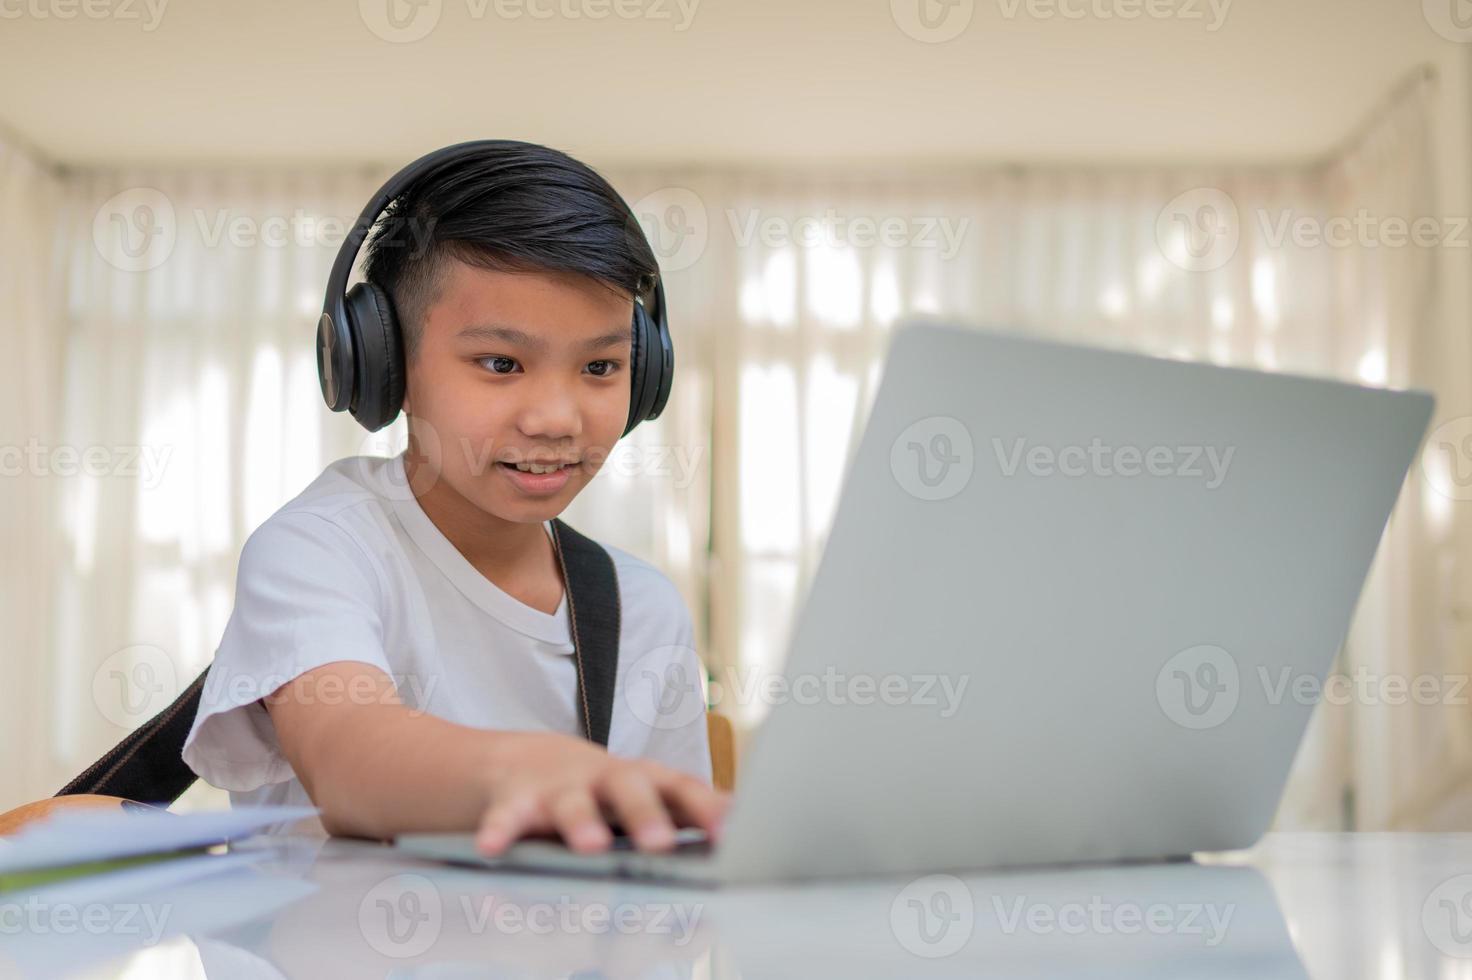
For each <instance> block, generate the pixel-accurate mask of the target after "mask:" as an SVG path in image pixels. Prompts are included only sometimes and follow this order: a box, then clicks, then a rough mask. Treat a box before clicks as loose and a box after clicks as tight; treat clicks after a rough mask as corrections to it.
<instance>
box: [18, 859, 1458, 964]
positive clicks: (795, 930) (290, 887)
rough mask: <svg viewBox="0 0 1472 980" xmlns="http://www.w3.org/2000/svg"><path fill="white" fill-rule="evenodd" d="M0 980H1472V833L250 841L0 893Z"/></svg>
mask: <svg viewBox="0 0 1472 980" xmlns="http://www.w3.org/2000/svg"><path fill="white" fill-rule="evenodd" d="M0 975H3V976H11V975H14V976H56V975H79V976H99V977H112V976H116V977H124V976H126V977H133V976H138V977H173V976H199V975H206V976H210V977H313V978H315V977H337V976H384V975H391V976H394V977H458V976H497V977H499V976H506V977H543V976H547V977H566V976H573V975H576V976H607V977H630V978H633V977H692V978H704V977H810V976H824V975H833V976H843V977H930V976H936V977H973V976H1005V977H1070V976H1086V977H1157V976H1158V977H1226V976H1246V977H1323V978H1331V977H1332V978H1350V977H1377V978H1393V977H1434V978H1439V980H1447V978H1461V977H1466V978H1469V980H1472V834H1468V835H1440V834H1437V835H1429V834H1428V835H1421V834H1271V835H1269V836H1268V837H1266V838H1265V839H1264V840H1263V841H1262V842H1261V843H1260V844H1259V845H1258V846H1257V847H1256V848H1254V849H1252V850H1250V851H1245V852H1240V853H1234V854H1227V855H1211V856H1202V857H1200V858H1199V859H1198V860H1196V861H1192V862H1181V863H1175V864H1159V865H1133V866H1127V867H1095V868H1075V869H1067V870H1036V871H1026V872H1010V873H991V874H973V873H966V874H961V875H959V876H953V875H927V876H921V877H912V878H886V879H862V880H860V879H855V880H850V881H844V882H829V883H822V884H798V885H786V886H780V887H779V886H772V887H762V888H750V887H746V888H740V889H723V890H715V891H711V890H699V889H691V888H682V887H672V886H663V885H655V884H648V883H634V882H617V881H597V880H590V879H579V878H568V877H554V876H545V875H512V874H505V873H500V872H492V871H486V870H475V869H469V868H458V867H450V866H444V865H439V864H434V863H431V862H428V861H422V860H417V859H412V858H406V857H402V856H400V855H398V854H396V852H395V851H394V850H393V849H392V848H390V847H386V846H382V845H374V844H369V843H366V842H360V841H350V840H340V839H332V840H326V839H323V838H319V837H307V836H279V837H258V838H255V839H252V840H250V841H246V842H242V843H238V844H236V845H233V846H232V847H231V848H230V849H229V852H228V853H226V854H216V855H208V856H202V857H195V858H187V859H181V860H174V861H169V862H165V863H162V864H158V865H154V866H152V867H148V868H142V869H135V870H130V871H125V872H120V873H117V874H115V875H110V876H104V877H101V878H94V879H88V880H84V881H81V882H73V883H69V884H58V885H52V886H50V887H48V888H45V889H40V890H36V891H31V892H7V893H3V894H0Z"/></svg>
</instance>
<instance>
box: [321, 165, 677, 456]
mask: <svg viewBox="0 0 1472 980" xmlns="http://www.w3.org/2000/svg"><path fill="white" fill-rule="evenodd" d="M525 145H526V144H524V143H518V142H516V141H514V140H472V141H470V142H468V143H456V144H455V145H453V146H447V147H444V148H443V149H439V150H435V151H434V152H433V153H429V154H426V155H425V156H422V157H420V158H419V159H418V160H415V161H414V162H413V163H411V164H409V165H408V166H407V167H405V168H404V169H403V170H400V171H399V172H398V173H396V174H394V175H393V176H392V177H390V178H389V179H388V182H387V183H386V184H384V185H383V186H382V187H381V188H379V189H378V193H376V194H374V195H373V199H372V200H371V201H369V202H368V206H367V207H365V208H364V209H363V213H362V214H360V215H358V220H357V223H356V224H354V225H353V228H352V230H351V231H350V232H348V236H347V238H346V239H345V240H344V241H343V243H342V248H341V249H339V250H338V253H337V258H336V259H335V260H334V261H333V263H332V273H331V275H329V276H328V277H327V295H326V297H325V298H324V299H323V300H322V319H321V320H319V321H318V322H317V379H318V381H320V382H321V386H322V398H323V400H324V401H326V402H327V407H328V408H330V409H332V410H333V411H334V412H341V411H343V410H344V409H346V410H347V411H349V412H351V413H352V416H353V418H355V419H357V420H358V422H359V424H361V425H362V426H363V427H364V428H365V429H367V430H368V431H369V432H377V431H378V430H379V429H381V428H383V427H384V426H386V425H388V424H389V423H390V422H392V421H393V420H394V419H395V418H397V417H398V414H399V409H400V408H401V407H402V406H403V403H404V348H403V343H402V335H401V334H400V332H399V322H398V319H397V317H395V315H394V308H393V303H392V302H390V301H389V298H388V296H387V295H386V294H385V293H384V291H383V290H382V289H380V288H379V287H378V286H376V285H374V284H373V283H371V282H360V283H358V284H356V285H355V286H353V288H352V289H348V288H347V285H348V276H349V275H350V274H351V272H352V268H353V262H354V260H356V259H357V257H358V251H359V249H361V248H362V247H363V242H364V240H365V239H367V237H368V232H369V231H370V230H371V229H372V228H373V224H374V222H376V221H377V220H378V216H379V215H380V214H382V213H383V209H384V208H386V207H388V205H389V202H390V201H392V200H393V199H394V198H396V197H398V196H399V195H400V194H402V193H403V192H404V190H405V189H406V188H408V186H409V185H410V184H411V183H413V182H414V181H415V180H416V179H417V178H419V177H421V176H423V175H424V174H426V173H428V172H429V171H430V170H432V169H434V168H436V167H439V166H441V165H443V164H447V163H450V162H453V161H456V160H459V159H461V158H463V157H467V156H472V155H474V154H476V153H484V152H486V151H488V150H495V149H498V148H502V149H503V148H508V147H513V146H525ZM636 223H637V222H636ZM629 373H630V376H631V377H630V389H631V390H630V397H629V418H628V422H627V424H626V425H625V426H624V431H623V434H624V435H628V434H629V433H630V432H631V431H633V428H634V426H636V425H638V424H639V423H640V422H642V421H644V420H645V419H656V418H658V417H659V413H660V412H662V411H664V406H665V403H666V402H667V401H669V397H670V384H671V382H672V381H673V380H674V373H675V350H674V344H673V343H672V342H671V340H670V326H669V318H668V317H667V315H666V313H665V302H664V282H663V277H656V279H655V284H654V309H653V310H652V311H651V310H648V309H646V308H645V306H644V301H643V298H642V297H635V299H634V322H633V348H632V355H631V357H630V365H629Z"/></svg>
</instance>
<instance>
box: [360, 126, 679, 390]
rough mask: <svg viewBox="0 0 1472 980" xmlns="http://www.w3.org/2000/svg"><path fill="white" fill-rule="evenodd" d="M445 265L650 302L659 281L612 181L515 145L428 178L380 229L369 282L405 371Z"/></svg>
mask: <svg viewBox="0 0 1472 980" xmlns="http://www.w3.org/2000/svg"><path fill="white" fill-rule="evenodd" d="M447 258H455V259H459V260H460V261H462V262H464V263H466V264H467V265H473V266H478V267H481V268H486V269H497V270H502V271H528V270H534V271H542V272H571V273H578V274H581V275H585V276H589V277H591V278H593V279H596V280H598V281H600V282H602V283H603V284H604V285H607V286H610V287H613V288H616V289H619V290H621V291H623V292H625V293H628V294H631V295H633V296H636V297H637V296H642V297H644V298H645V299H646V301H647V300H648V298H649V294H650V293H651V292H652V290H653V289H654V284H655V281H656V279H657V278H658V276H659V265H658V263H657V262H656V260H655V257H654V252H653V250H652V249H651V248H650V247H649V242H648V241H647V240H646V239H645V237H644V232H643V230H642V229H641V228H640V227H639V223H638V221H637V219H636V218H635V217H634V216H633V214H632V213H630V211H629V208H628V205H627V204H625V203H624V201H623V199H622V198H621V197H620V196H619V194H618V192H617V191H615V190H614V189H613V187H612V185H610V184H609V183H608V181H607V180H605V179H604V178H603V177H602V176H601V175H600V174H599V173H597V172H596V171H595V170H593V169H592V168H591V167H589V166H588V165H587V164H584V163H581V162H579V161H577V160H574V159H573V158H572V157H570V156H568V155H567V154H565V153H562V152H560V151H558V150H553V149H550V148H548V147H545V146H539V145H537V144H535V143H521V142H516V141H510V140H507V141H498V142H497V143H496V144H495V145H493V146H488V147H487V148H486V150H485V151H484V152H483V153H476V154H474V155H472V156H469V157H463V158H461V159H459V160H454V161H451V162H450V163H447V164H444V165H442V166H440V167H437V168H435V169H434V170H431V171H429V172H426V173H425V174H424V175H422V176H421V177H419V178H418V179H416V180H415V181H414V183H412V184H410V185H409V186H408V187H407V188H406V189H405V190H404V193H403V194H401V195H400V196H399V197H397V198H395V199H394V200H393V201H392V202H391V203H390V204H389V206H388V207H387V208H385V209H384V211H383V214H382V215H381V216H380V217H379V219H378V221H377V222H376V223H375V225H374V233H373V237H372V238H371V239H370V240H369V242H368V248H367V259H366V261H365V264H364V277H365V278H366V279H367V280H368V281H369V282H371V283H373V284H374V285H376V286H378V287H379V288H380V289H382V290H383V291H384V292H386V293H387V294H388V296H389V299H390V300H391V301H392V302H393V305H394V313H395V315H396V317H397V318H398V321H399V324H400V326H401V329H402V332H403V340H404V359H405V361H406V362H408V361H412V360H413V357H414V354H415V351H416V349H417V348H418V345H419V339H420V335H421V334H422V332H423V329H424V318H425V314H426V312H427V310H428V309H429V306H430V304H432V303H433V302H434V300H435V298H436V296H437V295H438V294H439V288H440V278H441V275H442V273H443V270H444V265H445V261H446V259H447Z"/></svg>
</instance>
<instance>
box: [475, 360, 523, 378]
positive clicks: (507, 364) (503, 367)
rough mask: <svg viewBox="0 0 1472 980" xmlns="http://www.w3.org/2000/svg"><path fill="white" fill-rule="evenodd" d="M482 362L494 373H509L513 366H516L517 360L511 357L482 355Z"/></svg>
mask: <svg viewBox="0 0 1472 980" xmlns="http://www.w3.org/2000/svg"><path fill="white" fill-rule="evenodd" d="M480 363H482V364H484V365H486V369H487V370H488V371H490V372H491V373H492V374H509V373H511V368H513V367H515V365H516V361H515V360H514V359H512V358H509V357H499V356H498V357H482V358H481V359H480Z"/></svg>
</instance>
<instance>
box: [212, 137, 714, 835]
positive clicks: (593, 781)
mask: <svg viewBox="0 0 1472 980" xmlns="http://www.w3.org/2000/svg"><path fill="white" fill-rule="evenodd" d="M365 274H366V278H367V280H368V281H369V282H370V283H372V284H374V285H375V286H377V287H378V288H379V289H380V290H381V291H382V293H383V295H385V296H386V297H387V298H388V299H389V300H390V301H391V302H392V308H393V311H394V313H395V314H396V318H397V321H398V323H399V325H400V328H399V329H400V331H401V333H402V336H401V337H400V343H401V345H402V347H403V351H404V354H403V362H404V365H405V377H404V397H403V411H404V413H405V415H406V416H407V417H408V429H409V448H408V450H407V451H406V452H405V453H404V454H402V455H401V456H399V457H397V458H395V459H391V460H383V459H376V458H371V457H350V458H348V459H343V460H338V461H337V462H335V463H333V464H331V465H330V466H328V467H327V469H326V470H325V471H324V472H323V473H322V475H321V476H319V477H318V478H317V479H316V480H315V481H313V483H312V484H311V485H310V486H308V487H307V488H306V489H305V490H304V491H303V492H302V493H301V494H300V495H299V496H297V497H296V498H295V499H293V500H291V501H290V502H288V503H287V504H286V505H285V506H284V507H282V508H281V509H280V510H279V511H277V512H276V513H275V514H274V515H272V516H271V517H270V518H269V519H268V520H267V521H266V522H265V523H264V524H262V525H261V527H259V528H258V529H256V531H255V532H254V533H253V534H252V535H251V536H250V538H249V540H248V541H247V542H246V544H245V547H244V549H243V550H242V552H241V556H240V565H239V570H238V575H237V585H236V602H235V609H234V611H233V613H232V615H231V617H230V621H229V624H228V625H227V626H226V629H225V634H224V636H223V638H222V639H221V642H220V646H219V649H218V650H217V652H216V656H215V661H214V665H213V666H212V668H211V670H210V677H209V681H208V683H207V684H206V687H205V690H204V693H203V695H202V699H201V702H200V708H199V711H198V714H197V715H196V717H195V721H194V725H193V728H192V729H191V731H190V733H189V737H188V740H187V741H186V743H185V748H184V760H185V761H186V762H187V763H188V764H189V766H190V767H191V768H192V769H193V770H194V771H195V772H196V773H198V774H199V775H200V776H201V777H202V778H204V779H205V780H206V781H208V782H209V783H211V784H213V785H215V786H219V787H222V788H224V789H227V790H230V791H231V799H232V803H235V804H251V803H307V802H310V803H311V804H313V805H315V806H317V807H318V808H319V809H320V811H321V818H322V824H323V827H324V829H325V830H327V831H328V832H330V833H334V834H343V835H354V836H364V837H372V838H380V839H382V838H389V837H392V836H394V835H395V834H398V833H401V832H405V831H410V830H418V831H432V830H467V831H468V830H472V829H477V830H478V833H477V843H478V845H479V846H480V848H481V850H482V851H484V852H485V853H486V854H496V853H499V852H501V851H502V850H504V849H505V848H506V847H507V846H509V845H510V844H511V843H512V842H513V841H515V840H516V839H517V838H519V837H522V836H526V835H548V834H555V835H557V836H560V837H561V838H563V839H564V840H565V841H566V842H567V844H568V845H569V846H570V847H572V848H574V849H576V850H582V851H592V850H601V849H604V848H606V847H608V846H609V844H610V843H611V831H610V825H611V824H614V823H617V824H619V825H621V826H622V827H623V828H624V829H625V831H626V832H627V833H629V834H630V835H631V836H632V838H633V840H634V843H635V844H636V846H638V847H639V848H641V849H644V850H666V849H668V848H670V847H672V846H673V843H674V837H675V827H676V826H677V825H687V826H698V827H700V828H703V829H704V830H705V831H706V832H707V833H709V834H711V835H712V836H713V837H714V836H718V833H719V828H720V821H721V818H722V816H723V814H724V812H725V809H726V807H727V804H728V802H729V800H728V797H727V796H726V795H725V794H722V793H719V792H717V791H715V790H713V789H712V788H711V787H710V785H709V783H710V760H709V756H708V747H707V743H706V729H705V719H704V715H703V712H684V713H683V715H682V716H683V717H689V716H690V715H692V714H694V715H695V718H694V721H692V722H691V723H690V724H687V725H683V726H677V727H666V726H654V725H646V724H642V723H641V722H640V721H639V719H638V718H637V717H635V716H634V715H633V714H631V713H630V711H629V707H628V703H627V698H626V697H624V696H623V694H622V692H623V691H624V689H625V688H624V683H625V678H624V676H623V675H624V674H625V671H626V670H627V669H628V666H629V665H630V664H631V663H634V662H636V661H637V662H638V664H639V672H640V674H641V676H644V677H647V676H660V677H664V678H670V679H673V678H678V677H694V676H698V675H697V673H696V672H697V670H698V669H699V661H698V659H697V657H696V655H695V651H694V649H693V637H692V630H691V624H690V617H689V613H688V611H687V610H686V608H685V606H684V602H683V600H682V599H681V597H680V594H679V592H678V591H677V590H676V589H675V587H674V586H673V584H672V583H671V582H670V581H669V579H668V578H666V577H665V576H664V575H663V574H662V573H661V572H659V571H658V570H657V569H655V568H654V567H653V566H651V565H649V564H647V563H646V562H643V561H641V560H639V559H638V558H635V557H634V556H632V555H630V554H628V553H626V552H624V551H621V550H619V549H617V548H612V547H607V546H605V550H606V551H607V552H608V553H609V554H610V555H611V556H612V558H613V562H614V567H615V570H616V572H617V579H618V586H619V598H620V609H621V617H620V618H621V632H620V637H619V674H620V678H619V683H618V689H619V691H620V696H618V697H616V698H615V700H614V705H613V719H612V724H611V726H610V733H609V742H608V748H607V750H605V749H603V748H602V747H600V746H598V745H595V744H593V743H592V742H589V741H586V740H584V739H583V738H581V737H580V736H579V734H578V733H579V727H578V725H579V722H578V717H579V716H578V713H577V711H576V710H575V703H574V702H575V696H576V695H575V692H576V690H577V676H576V671H575V665H574V663H573V658H572V657H571V656H569V654H571V653H572V651H573V643H572V639H571V637H570V635H569V622H568V612H567V598H566V596H565V594H564V590H563V582H562V579H561V575H560V572H559V568H558V564H557V559H556V552H555V551H554V548H553V541H552V539H551V538H550V534H551V527H550V520H551V519H552V518H554V517H556V516H557V515H558V514H559V513H561V512H562V511H563V509H565V508H566V507H567V505H568V504H569V503H570V502H571V501H572V499H573V498H574V497H575V496H577V494H578V493H579V492H580V491H581V490H582V489H583V487H584V486H586V485H587V484H588V482H589V480H591V479H592V477H593V475H594V473H596V471H597V469H598V468H599V466H600V465H601V464H602V462H603V460H604V459H606V458H607V455H608V453H609V451H610V450H611V448H612V447H613V444H614V443H615V442H616V441H617V440H618V438H619V436H620V434H621V433H622V432H623V429H624V424H625V420H626V418H627V416H628V414H629V400H630V390H631V384H630V360H631V346H632V345H631V330H630V324H631V322H632V319H633V317H632V314H633V304H634V298H635V297H636V296H642V295H644V294H646V293H647V292H648V291H650V290H651V289H652V288H653V284H654V283H655V281H656V280H657V277H658V275H659V269H658V265H657V263H656V261H655V258H654V255H653V253H652V251H651V250H650V248H649V245H648V242H647V241H645V239H644V236H643V234H642V233H641V232H640V231H639V229H638V225H637V223H636V222H634V221H633V219H632V217H631V216H630V214H629V211H628V208H627V206H626V205H625V204H624V202H623V200H622V199H621V198H620V197H619V195H618V194H617V192H615V191H614V190H613V188H612V187H611V186H609V184H608V183H607V182H606V181H605V180H604V179H603V178H602V177H601V176H599V175H598V174H597V173H595V172H594V171H593V170H591V169H590V168H588V167H587V166H585V165H584V164H582V163H579V162H578V161H576V160H573V159H571V158H570V157H568V156H566V155H565V154H562V153H559V152H557V151H554V150H551V149H548V148H546V147H541V146H535V145H532V144H525V143H515V142H509V141H497V142H496V143H493V144H489V145H487V146H486V147H485V148H483V149H480V148H477V149H476V150H475V152H473V153H472V154H470V155H464V154H462V155H460V156H458V157H455V158H454V159H453V161H451V162H450V163H448V164H446V165H443V166H438V167H436V168H434V169H432V170H430V171H428V172H426V173H425V174H423V175H422V176H420V177H418V178H415V179H414V181H413V182H412V183H411V184H410V185H409V186H408V187H407V188H406V189H405V191H404V192H403V193H402V194H401V195H399V196H398V197H397V198H396V199H395V200H394V201H393V202H392V203H391V204H390V205H389V207H388V208H387V209H386V210H385V211H384V213H383V215H382V216H381V218H380V220H379V222H378V225H377V231H376V233H375V236H374V238H373V239H372V240H371V241H370V242H369V246H368V252H367V262H366V266H365ZM651 671H652V673H651ZM673 687H674V685H671V689H670V690H666V691H664V692H662V693H661V692H658V691H656V692H655V694H656V695H657V696H659V697H661V699H662V701H663V702H665V703H667V702H668V699H669V697H670V696H676V697H699V696H700V695H699V692H698V689H697V690H696V691H681V690H674V689H673ZM697 687H698V686H697Z"/></svg>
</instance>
